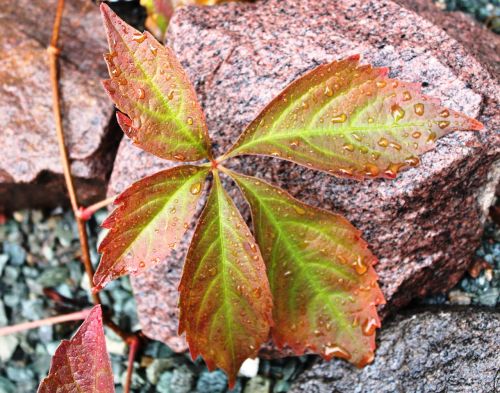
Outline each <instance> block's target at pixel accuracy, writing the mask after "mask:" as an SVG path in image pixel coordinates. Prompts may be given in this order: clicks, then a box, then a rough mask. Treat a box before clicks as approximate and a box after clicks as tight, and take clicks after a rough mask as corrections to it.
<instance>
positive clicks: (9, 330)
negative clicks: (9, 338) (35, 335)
mask: <svg viewBox="0 0 500 393" xmlns="http://www.w3.org/2000/svg"><path fill="white" fill-rule="evenodd" d="M89 313H90V309H87V310H82V311H77V312H74V313H71V314H64V315H58V316H57V317H50V318H46V319H40V320H38V321H32V322H24V323H20V324H18V325H13V326H5V327H1V328H0V336H6V335H8V334H13V333H18V332H22V331H24V330H28V329H35V328H38V327H40V326H44V325H54V324H56V323H61V322H69V321H78V320H80V319H85V318H87V316H88V315H89Z"/></svg>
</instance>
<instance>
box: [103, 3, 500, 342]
mask: <svg viewBox="0 0 500 393" xmlns="http://www.w3.org/2000/svg"><path fill="white" fill-rule="evenodd" d="M168 37H169V39H170V42H171V43H172V44H173V48H174V50H175V52H176V53H177V54H178V56H179V57H180V59H181V61H182V63H183V65H184V66H185V67H186V69H187V72H188V73H189V75H190V77H191V80H192V81H193V82H194V84H195V86H196V89H197V92H198V95H199V97H200V100H201V102H202V105H203V107H204V108H205V110H206V114H207V120H208V125H209V130H210V134H211V136H212V137H213V139H214V149H215V151H216V153H217V154H220V153H221V152H223V151H224V149H226V148H228V146H229V145H230V144H231V143H232V142H234V141H235V140H236V138H237V137H238V135H239V133H240V132H241V131H242V130H243V129H244V127H245V126H246V125H247V124H248V123H249V122H250V121H251V120H252V119H253V118H254V117H255V116H256V115H257V113H258V112H259V111H260V110H261V109H262V108H263V106H264V105H265V104H266V103H267V102H268V101H269V100H270V99H271V98H273V96H275V95H276V94H277V93H278V92H279V91H280V90H281V89H283V88H284V87H285V86H286V85H287V84H288V83H290V82H291V81H292V80H294V79H295V78H297V77H298V76H299V75H302V74H303V73H304V72H306V71H307V70H309V69H311V68H313V67H315V66H316V65H318V64H321V63H324V62H327V61H331V60H333V59H337V58H342V57H346V56H349V55H352V54H354V53H361V54H362V55H363V57H364V59H365V61H366V62H370V63H373V64H375V65H377V66H389V67H390V68H391V75H392V76H394V77H398V78H400V79H404V80H409V81H420V82H423V83H424V91H425V92H426V93H427V94H430V95H434V96H437V97H440V98H441V99H442V100H443V103H444V104H445V105H447V106H449V107H451V108H452V109H455V110H459V111H462V112H465V113H466V114H468V115H469V116H472V117H478V118H479V119H480V120H481V121H483V122H484V123H485V125H486V130H485V131H484V132H482V133H454V134H452V135H450V136H448V137H446V138H444V139H442V140H441V141H440V142H439V143H438V147H437V149H436V150H434V151H432V152H430V153H428V154H425V155H424V156H423V157H422V165H421V166H420V167H418V168H414V169H411V170H408V171H405V172H404V173H402V174H401V175H400V176H399V177H398V179H397V180H395V181H387V180H376V181H367V182H364V183H358V182H356V181H351V180H342V179H336V178H333V177H330V176H327V175H326V174H321V173H319V172H314V171H311V170H307V169H304V168H302V167H299V166H297V165H293V164H291V163H287V162H283V161H279V160H275V159H270V158H255V157H254V158H251V157H246V158H240V159H234V160H233V161H232V162H230V163H229V165H230V166H232V167H233V168H235V169H238V170H241V171H243V172H245V173H248V174H256V175H257V176H259V177H262V178H264V179H266V180H268V181H270V182H272V183H274V184H278V185H280V186H282V187H283V188H285V189H287V190H288V191H290V192H291V193H292V194H293V195H295V196H296V197H297V198H299V199H301V200H303V201H305V202H307V203H310V204H311V205H314V206H320V207H323V208H326V209H330V210H332V211H336V212H340V213H343V214H345V215H346V216H347V217H348V218H349V219H350V220H351V221H352V222H353V223H354V224H355V225H356V226H357V227H358V228H360V229H361V230H362V231H363V234H364V237H365V239H366V240H367V241H368V242H369V243H370V244H371V248H372V250H373V251H374V253H375V254H376V255H377V256H378V257H379V258H380V262H379V264H378V265H377V267H376V269H377V271H378V273H379V275H380V284H381V286H382V290H383V291H384V294H385V296H386V298H387V302H388V303H387V306H385V307H384V308H383V309H381V312H382V314H383V315H387V314H388V313H389V312H391V311H393V310H395V309H397V308H399V307H401V306H404V305H405V304H407V303H408V302H409V301H410V300H412V299H413V298H415V297H421V296H425V295H427V294H430V293H436V292H441V291H445V290H446V289H448V288H450V287H451V286H453V285H454V284H455V283H456V281H457V280H458V279H459V278H460V276H461V275H462V274H463V272H464V271H465V270H466V268H467V267H468V265H469V264H470V261H471V256H472V254H473V251H474V249H475V248H476V247H477V245H478V244H479V239H480V237H481V233H482V228H483V223H484V220H485V217H486V214H487V211H488V207H489V205H490V204H491V201H492V199H493V196H494V192H495V186H496V184H497V183H498V178H499V174H500V168H499V158H500V149H499V141H498V135H497V134H496V133H495V131H494V130H496V129H498V127H499V125H500V119H499V112H498V91H499V88H498V83H497V81H496V79H494V78H493V77H492V75H491V73H490V71H489V70H488V68H487V67H485V66H484V65H483V64H481V62H480V61H479V60H478V58H476V57H475V56H474V55H473V54H472V52H469V51H468V50H467V49H465V48H464V47H463V46H462V45H461V44H460V43H459V42H457V41H456V40H455V39H453V38H452V37H451V36H450V35H449V34H448V33H446V32H445V31H444V30H443V29H441V28H440V27H438V26H435V25H433V24H432V23H431V22H429V21H428V20H426V19H425V18H422V17H420V16H418V15H417V14H415V13H414V12H412V11H410V10H409V9H407V8H405V7H403V6H400V5H398V4H396V3H394V2H391V1H388V0H339V1H335V2H332V1H330V0H303V1H300V2H298V1H292V0H289V1H287V0H268V1H262V2H258V3H255V4H238V3H230V4H227V5H222V6H217V7H211V8H195V7H191V8H184V9H181V10H179V12H178V13H177V14H176V16H175V17H174V19H173V21H172V22H171V25H170V32H169V34H168ZM162 165H164V164H161V163H160V161H159V160H157V159H155V158H154V157H152V156H150V155H147V154H146V153H142V152H140V151H139V150H138V149H135V148H134V147H132V145H131V144H130V142H129V141H123V143H122V145H121V147H120V150H119V153H118V156H117V160H116V164H115V168H114V172H113V176H112V179H111V187H110V189H109V192H110V193H116V192H118V191H121V190H123V189H124V187H126V186H127V185H128V184H129V183H131V182H132V181H133V180H135V179H138V178H140V177H142V176H144V175H146V174H148V173H151V172H153V171H155V170H157V169H159V168H161V167H162ZM235 195H236V199H237V204H238V205H239V206H240V207H243V209H244V210H245V211H246V208H245V205H244V203H243V201H242V200H241V197H240V196H239V195H237V194H235ZM185 248H186V244H183V245H182V247H181V249H180V250H179V251H178V252H177V253H176V254H175V255H174V256H173V257H171V258H169V259H168V261H167V262H166V263H165V264H163V265H161V266H158V267H156V268H154V269H152V270H150V271H148V272H147V273H145V274H143V275H141V276H136V277H134V278H133V280H132V283H133V286H134V290H135V295H136V299H137V305H138V312H139V317H140V320H141V323H142V326H143V329H144V332H145V333H146V334H147V335H148V336H150V337H152V338H154V339H157V340H161V341H164V342H166V343H167V344H170V345H171V346H173V347H174V348H175V349H176V350H182V349H185V348H186V347H185V343H184V342H183V341H182V338H179V337H177V336H176V328H177V309H176V305H177V292H176V287H177V282H178V280H179V277H180V274H181V266H182V258H183V256H184V255H183V251H184V250H185Z"/></svg>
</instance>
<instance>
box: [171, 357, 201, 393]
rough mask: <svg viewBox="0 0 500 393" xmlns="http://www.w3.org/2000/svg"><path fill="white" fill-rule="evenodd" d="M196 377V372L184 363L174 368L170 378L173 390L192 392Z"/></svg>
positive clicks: (177, 392)
mask: <svg viewBox="0 0 500 393" xmlns="http://www.w3.org/2000/svg"><path fill="white" fill-rule="evenodd" d="M194 378H195V375H194V373H193V372H192V371H191V370H190V369H189V368H188V367H187V366H186V365H184V364H183V365H181V366H180V367H179V368H176V369H174V371H173V373H172V379H171V380H170V388H171V389H172V392H175V393H190V392H191V390H192V388H193V384H194Z"/></svg>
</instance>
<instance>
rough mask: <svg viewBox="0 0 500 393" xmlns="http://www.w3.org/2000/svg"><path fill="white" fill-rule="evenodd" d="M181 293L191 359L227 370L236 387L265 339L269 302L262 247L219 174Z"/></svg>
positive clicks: (183, 328)
mask: <svg viewBox="0 0 500 393" xmlns="http://www.w3.org/2000/svg"><path fill="white" fill-rule="evenodd" d="M179 292H180V301H179V307H180V318H179V320H180V321H179V334H181V333H182V332H184V331H185V332H186V338H187V341H188V344H189V349H190V351H191V355H192V357H193V358H196V357H197V356H198V355H201V356H202V357H203V359H204V360H205V362H206V363H207V366H208V368H209V370H212V369H214V368H215V367H216V366H218V367H220V368H221V369H223V370H224V371H226V373H227V374H228V376H229V386H230V387H232V386H234V383H235V378H236V374H237V373H238V370H239V369H240V366H241V364H242V363H243V361H244V360H245V359H247V358H249V357H256V356H257V353H258V351H259V348H260V346H261V345H262V344H263V343H264V342H265V341H266V340H267V339H268V337H269V327H270V325H271V324H272V318H271V310H272V300H271V293H270V290H269V285H268V282H267V278H266V268H265V264H264V261H263V260H262V256H261V254H260V250H259V248H258V246H257V245H256V244H255V241H254V239H253V237H252V235H251V234H250V230H249V229H248V227H247V225H246V223H245V221H244V220H243V218H242V217H241V215H240V213H239V212H238V209H237V208H236V206H235V205H234V203H233V201H232V200H231V198H230V197H229V196H228V195H227V193H226V192H225V191H224V189H223V187H222V185H221V182H220V179H219V175H218V173H217V172H215V173H214V186H213V188H212V190H211V193H210V196H209V197H208V201H207V204H206V206H205V209H204V210H203V213H202V215H201V217H200V220H199V223H198V226H197V228H196V231H195V234H194V236H193V240H192V243H191V247H190V249H189V252H188V255H187V258H186V263H185V266H184V271H183V273H182V279H181V283H180V285H179Z"/></svg>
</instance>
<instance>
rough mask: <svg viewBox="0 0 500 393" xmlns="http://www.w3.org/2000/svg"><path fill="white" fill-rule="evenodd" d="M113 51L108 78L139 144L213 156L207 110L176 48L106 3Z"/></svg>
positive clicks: (191, 156) (163, 153)
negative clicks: (129, 21)
mask: <svg viewBox="0 0 500 393" xmlns="http://www.w3.org/2000/svg"><path fill="white" fill-rule="evenodd" d="M101 10H102V15H103V18H104V24H105V27H106V31H107V35H108V43H109V49H110V52H109V53H108V54H106V55H105V60H106V63H107V65H108V70H109V75H110V79H107V80H105V81H103V84H104V87H105V89H106V91H107V92H108V94H109V96H110V97H111V99H112V100H113V102H114V103H115V105H116V106H117V108H118V109H119V110H120V112H119V113H118V123H119V124H120V126H121V127H122V129H123V131H124V132H125V134H126V135H127V136H128V137H129V138H131V139H132V141H133V142H134V143H135V144H136V145H137V146H139V147H140V148H142V149H144V150H146V151H148V152H150V153H152V154H155V155H157V156H158V157H161V158H165V159H168V160H174V161H197V160H201V159H207V158H210V142H209V138H208V130H207V125H206V122H205V116H204V114H203V111H202V109H201V106H200V104H199V102H198V99H197V97H196V92H195V91H194V88H193V86H192V85H191V82H190V81H189V78H188V76H187V74H186V73H185V71H184V70H183V69H182V66H181V65H180V63H179V61H178V60H177V58H176V57H175V55H174V54H173V52H172V50H171V49H170V48H168V47H166V46H164V45H162V44H160V43H159V42H158V41H157V40H156V39H155V38H154V37H153V36H152V35H151V34H150V33H148V32H145V33H140V32H139V31H137V30H135V29H134V28H132V27H131V26H129V25H128V24H126V23H125V22H123V21H122V20H121V19H120V18H118V16H116V14H114V13H113V11H111V9H110V8H109V7H108V6H107V5H105V4H104V3H103V4H101Z"/></svg>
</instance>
